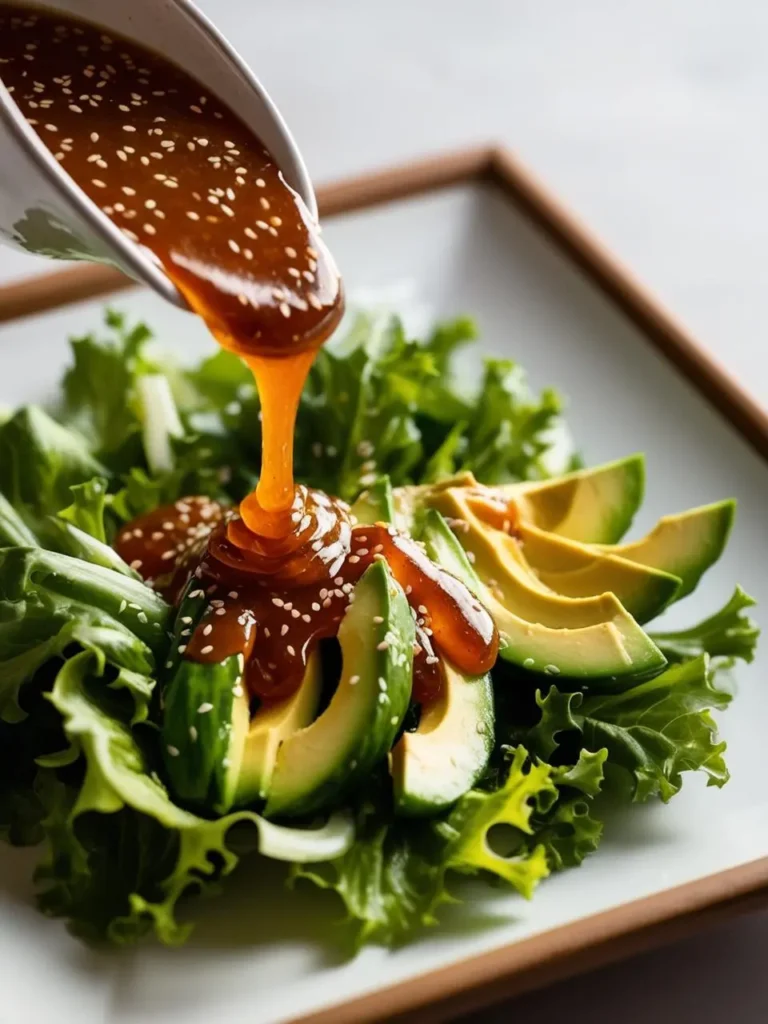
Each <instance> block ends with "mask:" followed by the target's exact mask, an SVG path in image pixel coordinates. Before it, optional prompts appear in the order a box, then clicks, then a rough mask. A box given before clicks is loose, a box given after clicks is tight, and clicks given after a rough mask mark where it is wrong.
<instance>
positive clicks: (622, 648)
mask: <svg viewBox="0 0 768 1024" xmlns="http://www.w3.org/2000/svg"><path fill="white" fill-rule="evenodd" d="M425 522H426V523H427V525H428V529H425V531H424V542H425V544H426V548H427V553H428V554H429V556H430V558H432V559H433V560H434V561H436V562H438V563H439V564H440V565H442V566H443V568H445V569H447V570H448V571H449V572H452V573H453V575H454V576H456V577H457V578H458V579H461V580H462V581H463V582H464V583H465V584H466V585H467V586H468V587H469V588H470V590H472V591H473V593H474V594H475V596H476V597H477V598H478V599H479V600H480V601H482V602H483V604H484V605H485V606H486V608H487V609H488V611H489V612H490V613H491V615H492V616H493V619H494V621H495V623H496V627H497V628H498V630H499V633H500V635H501V641H502V646H501V649H500V651H499V655H500V657H502V658H504V660H505V661H509V662H511V663H512V664H514V665H517V666H519V667H520V668H524V669H526V670H527V671H529V672H534V673H541V674H544V675H560V674H562V675H564V676H567V677H569V678H574V679H585V678H591V679H597V678H610V677H619V676H639V675H651V674H653V673H654V672H657V671H660V670H661V669H662V668H663V667H664V665H665V664H666V659H665V658H664V655H663V654H662V653H661V651H660V650H659V648H658V647H657V646H656V645H655V644H654V643H653V641H652V640H651V639H650V637H648V636H647V635H646V634H645V633H644V632H643V630H642V629H641V628H640V626H638V625H637V623H636V622H635V620H634V619H633V618H632V616H631V615H629V614H628V613H627V612H626V610H625V609H624V608H623V607H622V605H621V603H620V602H619V601H618V600H617V599H616V598H615V597H614V596H613V594H603V595H602V596H601V597H597V598H590V599H586V600H584V601H572V600H570V599H568V598H560V597H558V596H557V595H547V594H542V595H538V596H540V597H542V598H544V599H546V600H548V601H550V602H551V604H550V607H549V614H548V615H547V618H551V620H552V623H554V624H550V623H547V622H540V621H535V620H534V619H533V618H532V617H531V618H525V617H522V616H521V615H519V614H517V613H516V611H514V610H513V609H511V608H509V607H508V606H507V589H506V588H503V587H501V586H500V582H499V581H501V579H502V577H503V576H504V575H505V574H506V575H507V576H508V578H509V577H511V578H512V580H513V582H514V583H515V584H516V580H515V576H514V574H512V573H508V572H507V567H508V566H510V565H514V562H513V560H512V559H511V558H510V557H509V556H508V555H507V556H506V557H505V555H504V552H503V550H502V551H500V552H499V553H498V560H497V563H496V568H495V572H496V579H495V580H494V587H493V589H491V587H490V586H486V584H485V583H484V582H483V581H482V580H481V579H480V578H479V577H478V574H477V573H476V572H475V569H474V568H473V567H472V566H471V565H470V564H469V562H468V561H467V556H466V554H465V552H464V549H463V548H462V545H461V544H460V543H459V541H458V540H457V539H456V537H455V536H454V534H453V532H452V531H451V529H450V527H449V526H448V524H447V523H446V521H445V520H444V519H443V517H442V516H441V515H440V514H439V513H438V512H437V511H436V510H431V511H430V512H428V513H427V516H426V520H425ZM497 532H498V531H497ZM464 537H465V534H462V539H464ZM508 539H509V540H512V538H508ZM529 594H533V595H535V591H533V590H531V591H529ZM519 603H521V602H520V601H518V602H516V604H519ZM569 605H571V606H580V610H579V613H578V614H576V615H574V614H570V616H569V615H568V614H567V613H566V609H567V608H568V606H569ZM540 607H541V605H540ZM558 608H559V610H560V613H561V618H560V621H558V619H557V615H556V612H557V610H558ZM590 617H592V621H591V622H590V621H589V618H590ZM568 618H570V622H566V623H565V625H564V623H563V619H568ZM579 619H581V620H582V621H581V622H579Z"/></svg>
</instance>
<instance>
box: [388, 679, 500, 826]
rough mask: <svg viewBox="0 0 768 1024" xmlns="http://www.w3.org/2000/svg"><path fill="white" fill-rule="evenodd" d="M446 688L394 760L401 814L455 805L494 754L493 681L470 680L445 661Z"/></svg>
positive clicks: (418, 813) (433, 811) (424, 712)
mask: <svg viewBox="0 0 768 1024" xmlns="http://www.w3.org/2000/svg"><path fill="white" fill-rule="evenodd" d="M440 671H441V672H442V675H443V688H442V692H441V694H440V697H439V698H438V699H437V700H435V701H434V702H432V703H431V704H429V705H427V706H426V707H425V708H424V709H423V710H422V714H421V720H420V721H419V725H418V728H417V729H416V731H415V732H404V733H403V735H402V736H401V737H400V740H399V741H398V743H397V745H396V746H395V747H394V749H393V750H392V752H391V754H390V762H389V770H390V773H391V775H392V782H393V785H394V793H395V810H396V812H397V814H401V815H405V816H408V817H418V816H422V815H432V814H437V813H438V812H439V811H442V810H445V808H447V807H450V806H451V804H454V803H455V802H456V801H457V800H458V799H459V797H461V796H463V795H464V793H466V792H467V790H469V789H471V788H472V786H474V784H475V783H476V782H477V780H478V779H479V778H480V776H481V775H482V774H483V772H484V771H485V768H486V765H487V764H488V759H489V758H490V756H491V751H492V750H493V721H494V715H493V686H492V684H491V677H490V675H484V676H480V677H478V678H477V679H472V678H470V677H469V676H465V675H463V674H462V673H461V672H459V670H458V669H457V668H455V667H454V666H453V665H451V664H450V662H448V661H446V660H445V659H442V660H441V662H440Z"/></svg>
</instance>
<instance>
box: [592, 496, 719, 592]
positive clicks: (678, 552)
mask: <svg viewBox="0 0 768 1024" xmlns="http://www.w3.org/2000/svg"><path fill="white" fill-rule="evenodd" d="M735 515H736V502H735V501H734V500H733V499H732V498H730V499H726V500H725V501H718V502H715V503H714V504H712V505H702V506H701V507H700V508H693V509H690V510H689V511H688V512H680V513H679V514H678V515H673V516H663V517H662V518H661V519H660V520H659V521H658V523H657V524H656V526H655V527H654V528H653V529H652V530H651V532H650V533H649V534H648V535H647V536H645V537H643V539H642V540H637V541H633V542H632V543H629V544H617V545H614V546H612V547H610V548H605V547H601V550H608V551H610V552H611V554H614V555H620V556H621V557H622V558H627V559H629V560H630V561H632V562H638V563H640V564H641V565H648V566H652V567H653V568H655V569H661V570H663V571H664V572H668V573H672V574H673V575H675V576H679V577H680V579H681V580H682V586H681V587H680V590H679V591H678V593H677V595H676V597H675V600H679V599H680V598H681V597H685V596H686V594H690V593H691V591H692V590H694V589H695V588H696V586H697V584H698V582H699V580H700V579H701V577H702V576H703V575H704V573H705V572H706V571H707V569H709V568H710V566H712V565H714V563H715V562H716V561H717V560H718V558H719V557H720V556H721V555H722V553H723V549H724V548H725V545H726V543H727V541H728V535H729V534H730V532H731V527H732V526H733V520H734V518H735Z"/></svg>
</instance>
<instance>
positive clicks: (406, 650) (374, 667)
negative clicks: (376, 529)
mask: <svg viewBox="0 0 768 1024" xmlns="http://www.w3.org/2000/svg"><path fill="white" fill-rule="evenodd" d="M414 636H415V628H414V624H413V618H412V616H411V612H410V608H409V605H408V601H407V599H406V597H405V594H404V592H403V590H402V588H401V587H400V585H399V584H398V583H397V582H396V581H395V580H394V579H393V578H392V575H391V573H390V572H389V569H388V568H387V565H386V563H385V562H384V561H382V560H377V561H375V562H374V563H373V565H371V566H370V568H369V569H367V570H366V572H365V573H364V575H363V576H362V578H361V579H360V581H359V583H358V584H357V586H356V587H355V590H354V600H353V602H352V604H351V605H350V607H349V609H348V610H347V613H346V615H345V616H344V618H343V620H342V623H341V626H340V628H339V643H340V645H341V653H342V664H343V667H342V674H341V679H340V681H339V685H338V687H337V689H336V692H335V693H334V695H333V698H332V699H331V703H330V704H329V706H328V708H327V709H326V710H325V711H324V712H323V714H322V715H320V717H319V718H318V719H316V720H315V721H314V722H313V723H312V725H310V726H308V727H307V728H306V729H302V730H300V731H299V732H297V733H294V734H293V735H292V736H290V737H288V738H287V739H286V740H285V741H284V742H283V744H282V745H281V747H280V749H279V751H278V754H277V761H276V763H275V768H274V772H273V774H272V782H271V786H270V790H269V796H268V800H267V807H266V810H265V814H266V815H267V817H279V816H296V815H303V814H309V813H312V812H314V811H319V810H323V809H324V808H327V807H329V806H331V805H338V803H339V801H340V800H343V799H344V797H345V796H346V795H347V793H349V791H350V790H352V789H354V788H355V787H356V786H358V785H359V784H361V783H363V782H364V781H365V779H366V778H367V777H368V776H369V774H370V772H371V771H372V769H373V768H374V766H375V765H376V764H377V763H378V762H379V761H381V760H383V759H384V758H385V757H386V756H387V753H388V752H389V749H390V747H391V746H392V742H393V740H394V738H395V736H396V735H397V733H398V730H399V728H400V725H401V723H402V721H403V718H404V716H405V713H406V711H407V710H408V702H409V699H410V694H411V681H412V674H413V642H414Z"/></svg>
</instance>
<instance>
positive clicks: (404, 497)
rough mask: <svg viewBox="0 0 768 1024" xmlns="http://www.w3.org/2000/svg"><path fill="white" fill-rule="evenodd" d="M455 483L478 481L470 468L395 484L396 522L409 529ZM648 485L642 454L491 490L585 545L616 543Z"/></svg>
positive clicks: (530, 519)
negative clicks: (413, 484)
mask: <svg viewBox="0 0 768 1024" xmlns="http://www.w3.org/2000/svg"><path fill="white" fill-rule="evenodd" d="M456 487H460V488H467V489H477V488H479V487H480V485H479V484H478V482H477V480H475V478H474V476H473V475H472V474H471V473H460V474H457V475H456V476H454V477H451V478H449V479H447V480H443V481H440V482H439V483H437V484H422V485H420V486H416V487H398V488H396V490H395V494H394V504H395V525H396V526H397V527H398V528H399V529H402V530H409V531H410V530H411V528H412V526H413V522H414V518H415V516H416V513H417V510H418V509H419V508H420V507H423V506H424V504H428V505H434V501H433V499H434V498H435V496H436V495H438V494H439V493H440V492H441V491H443V490H445V489H446V488H456ZM644 488H645V460H644V457H643V456H642V455H639V454H638V455H629V456H627V458H624V459H618V460H617V461H616V462H609V463H606V464H605V465H602V466H594V467H592V468H590V469H580V470H578V471H577V472H575V473H567V474H566V475H565V476H560V477H555V478H553V479H551V480H537V481H532V482H523V483H514V484H503V485H501V486H496V487H492V488H491V491H492V492H493V493H494V494H496V495H499V496H501V497H503V498H504V499H506V500H507V501H512V502H513V503H514V506H515V508H516V510H517V515H518V519H519V521H521V522H527V523H531V524H532V525H534V526H538V527H540V528H541V529H542V530H546V531H548V532H550V533H556V534H557V535H558V536H561V537H567V538H568V539H570V540H577V541H582V542H583V543H585V544H615V543H616V542H617V541H619V540H621V538H622V537H623V536H624V534H625V533H626V531H627V530H628V529H629V527H630V525H631V523H632V519H633V518H634V515H635V513H636V512H637V510H638V508H639V507H640V503H641V501H642V499H643V491H644ZM435 507H437V506H435Z"/></svg>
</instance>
